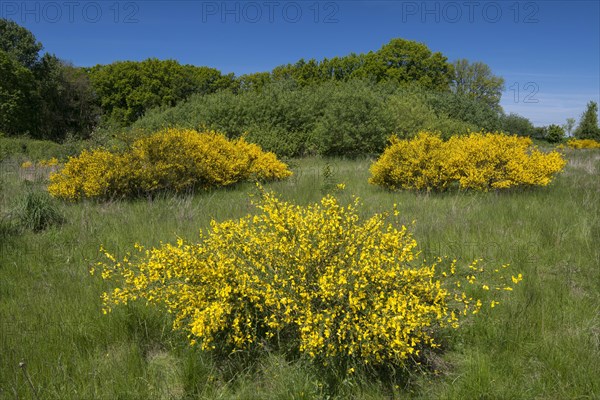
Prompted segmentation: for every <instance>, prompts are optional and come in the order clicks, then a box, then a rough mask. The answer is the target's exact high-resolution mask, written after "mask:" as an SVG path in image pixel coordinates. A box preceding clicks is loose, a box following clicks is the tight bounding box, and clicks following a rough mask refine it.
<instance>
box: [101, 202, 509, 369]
mask: <svg viewBox="0 0 600 400" xmlns="http://www.w3.org/2000/svg"><path fill="white" fill-rule="evenodd" d="M358 207H359V202H358V200H355V202H354V203H352V204H350V205H347V206H343V205H340V204H339V202H338V201H337V200H336V198H335V197H333V196H331V195H328V196H326V197H324V198H323V199H322V200H321V202H320V203H317V204H313V205H309V206H306V207H301V206H296V205H293V204H289V203H287V202H284V201H281V200H279V199H278V198H277V197H276V196H274V195H273V194H264V195H263V197H262V200H261V201H260V202H259V204H258V209H259V213H258V214H257V215H254V216H252V215H248V216H246V217H244V218H241V219H239V220H237V221H233V220H229V221H224V222H221V223H218V222H214V221H213V222H212V223H211V227H210V230H209V231H208V232H207V233H205V234H201V240H200V242H199V243H196V244H193V243H185V242H184V241H183V240H178V241H177V244H176V245H171V244H165V245H162V246H161V247H159V248H153V249H150V250H145V249H143V248H142V247H141V246H139V245H136V249H137V252H138V254H137V255H136V256H131V255H130V254H128V255H127V256H126V257H125V258H124V259H123V260H121V261H117V260H116V259H115V257H114V256H112V255H110V254H108V253H106V252H105V255H106V257H107V259H108V261H107V262H100V263H98V266H97V268H98V269H99V270H100V271H101V273H102V277H103V278H104V279H107V280H110V281H112V282H114V283H116V285H117V287H116V288H114V289H113V290H112V291H110V292H108V293H105V294H104V295H103V301H104V306H105V312H109V311H110V310H111V307H112V306H114V305H116V304H123V303H127V302H129V301H132V300H137V299H142V300H145V301H146V302H148V303H151V304H159V305H163V306H164V307H166V308H167V310H168V311H169V312H170V313H171V314H172V315H173V316H174V325H173V326H174V329H181V330H184V331H186V332H187V333H188V334H189V338H190V340H191V341H192V343H196V342H197V343H198V344H199V345H200V346H201V348H203V349H205V350H217V351H235V350H256V349H262V348H266V349H269V348H271V349H273V348H279V349H286V350H288V351H291V352H293V353H298V352H299V353H302V354H306V355H307V356H308V357H310V358H313V359H314V360H315V361H317V362H319V363H320V364H324V365H327V364H329V363H331V364H334V365H346V366H350V365H365V364H368V365H387V366H390V365H395V366H398V365H404V364H405V363H406V362H407V361H408V360H409V359H413V360H416V359H421V357H422V355H423V354H422V352H423V350H424V349H427V348H434V347H438V344H437V342H436V334H437V333H439V330H440V329H442V328H458V327H459V321H460V319H461V318H466V316H467V315H472V314H476V313H477V312H478V311H479V310H480V309H481V307H482V306H483V304H484V302H483V301H482V298H474V297H473V296H472V295H470V294H469V293H468V292H467V291H468V290H471V289H476V290H475V292H477V291H479V292H480V294H481V293H483V294H484V295H485V294H488V295H489V294H490V293H492V294H494V293H502V292H504V291H505V290H506V291H510V290H512V283H510V277H509V276H508V275H507V276H506V277H507V278H508V279H504V280H508V281H509V283H510V285H507V284H506V283H502V284H501V285H500V286H498V285H496V286H492V284H491V282H488V283H487V284H486V283H484V282H483V281H482V280H481V279H482V277H483V276H485V275H483V274H484V269H483V268H481V267H480V266H479V265H477V262H474V263H473V264H471V265H468V266H465V267H464V269H463V271H462V273H460V272H457V266H456V261H454V262H452V263H450V265H449V267H447V268H446V270H442V269H441V267H440V265H441V264H439V263H440V262H441V259H438V261H437V264H436V263H425V261H421V260H419V259H418V252H417V251H416V247H417V243H416V241H415V239H414V238H413V237H412V235H411V233H410V232H409V231H408V229H407V228H406V227H405V226H400V227H397V226H398V225H397V224H393V223H392V221H389V218H392V215H390V214H377V215H375V216H373V217H371V218H368V219H361V218H360V217H359V213H358ZM396 215H398V212H397V211H396V210H394V212H393V216H396ZM506 267H507V266H503V268H498V269H497V270H496V271H495V272H493V273H491V272H490V273H491V274H496V273H498V274H499V275H500V274H503V273H505V272H506V269H505V268H506ZM93 272H94V271H92V273H93ZM494 277H496V278H498V279H496V280H498V281H503V279H502V278H499V277H498V276H496V275H494ZM512 279H513V283H518V281H519V280H520V279H521V276H520V275H519V276H517V277H513V278H512ZM461 282H463V284H462V285H461ZM490 286H491V287H492V288H493V289H495V290H492V291H491V292H490V291H489V289H490ZM469 287H470V288H469ZM496 300H497V299H493V300H491V303H489V301H490V299H487V300H485V302H486V304H490V305H491V307H494V306H495V305H496V304H498V302H497V301H496Z"/></svg>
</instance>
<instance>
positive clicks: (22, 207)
mask: <svg viewBox="0 0 600 400" xmlns="http://www.w3.org/2000/svg"><path fill="white" fill-rule="evenodd" d="M16 216H17V220H18V225H19V226H20V227H21V228H23V229H28V230H31V231H33V232H40V231H43V230H45V229H47V228H50V227H51V226H55V225H60V224H62V223H64V222H65V218H64V216H63V214H62V213H61V212H60V210H59V208H58V205H57V203H56V201H55V200H54V199H53V198H52V197H50V195H49V194H48V192H45V191H44V192H42V191H34V190H30V191H28V192H27V194H26V195H25V197H24V198H23V199H22V200H21V202H20V204H19V206H18V208H17V212H16Z"/></svg>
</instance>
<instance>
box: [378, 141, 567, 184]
mask: <svg viewBox="0 0 600 400" xmlns="http://www.w3.org/2000/svg"><path fill="white" fill-rule="evenodd" d="M565 164H566V161H565V160H564V159H563V157H562V155H561V154H559V153H557V152H551V153H547V154H545V153H542V152H540V151H539V150H538V149H536V148H535V147H533V146H532V142H531V139H529V138H524V137H518V136H506V135H502V134H492V133H487V134H483V133H472V134H470V135H469V136H456V137H452V138H450V140H448V141H447V142H444V141H443V140H442V139H441V138H440V137H439V135H433V134H429V133H421V134H419V135H418V136H417V137H416V138H414V139H412V140H399V139H397V138H392V141H391V144H390V146H389V147H388V148H387V149H386V150H385V151H384V153H383V154H382V155H381V157H380V158H379V159H378V160H377V161H376V162H375V163H374V164H373V165H372V166H371V174H372V176H371V178H370V182H371V183H373V184H376V185H380V186H384V187H386V188H389V189H392V190H394V189H416V190H428V191H429V190H445V189H447V188H448V187H450V186H452V185H458V186H459V187H460V188H461V189H474V190H482V191H488V190H490V189H506V188H510V187H519V186H545V185H548V184H549V183H550V182H551V181H552V178H553V176H554V175H555V174H556V173H558V172H559V171H561V170H562V169H563V167H564V166H565Z"/></svg>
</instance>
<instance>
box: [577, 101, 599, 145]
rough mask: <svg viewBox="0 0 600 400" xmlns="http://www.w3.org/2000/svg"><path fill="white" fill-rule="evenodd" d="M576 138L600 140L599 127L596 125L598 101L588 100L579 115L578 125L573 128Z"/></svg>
mask: <svg viewBox="0 0 600 400" xmlns="http://www.w3.org/2000/svg"><path fill="white" fill-rule="evenodd" d="M575 137H577V138H578V139H594V140H600V128H599V127H598V103H596V102H595V101H590V102H589V103H588V105H587V109H586V110H585V111H584V113H583V114H582V115H581V120H580V121H579V126H578V127H577V129H576V130H575Z"/></svg>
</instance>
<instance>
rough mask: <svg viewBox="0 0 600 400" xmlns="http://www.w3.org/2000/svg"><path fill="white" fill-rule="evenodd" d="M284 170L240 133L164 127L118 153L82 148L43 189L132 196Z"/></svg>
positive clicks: (77, 195) (280, 174)
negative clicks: (233, 135) (234, 135)
mask: <svg viewBox="0 0 600 400" xmlns="http://www.w3.org/2000/svg"><path fill="white" fill-rule="evenodd" d="M289 175H291V172H290V171H289V170H288V168H287V166H286V165H285V164H284V163H282V162H281V161H279V160H278V159H277V157H276V156H275V154H273V153H266V152H263V151H262V149H261V148H260V147H258V146H257V145H255V144H252V143H248V142H246V141H245V140H244V139H243V138H240V139H236V140H228V139H227V138H226V137H225V136H223V135H221V134H219V133H215V132H204V133H199V132H197V131H193V130H180V129H168V130H165V131H161V132H157V133H155V134H153V135H150V136H146V137H143V138H141V139H138V140H137V141H135V142H134V143H133V144H132V145H131V147H130V148H129V149H128V150H127V151H125V152H122V153H114V152H111V151H108V150H106V149H95V150H91V151H88V150H84V151H83V152H82V153H81V154H80V155H79V156H77V157H71V158H70V159H69V161H68V162H67V163H66V164H65V166H64V167H63V169H62V170H60V171H59V172H57V173H55V174H52V175H51V177H50V182H51V183H50V185H49V187H48V191H49V192H50V194H52V195H53V196H56V197H60V198H64V199H68V200H79V199H81V198H112V197H132V196H138V195H146V194H151V193H155V192H160V191H165V190H172V191H175V192H180V191H185V190H189V189H191V188H209V187H217V186H227V185H231V184H233V183H236V182H239V181H243V180H249V179H256V180H261V181H266V180H275V179H283V178H286V177H288V176H289Z"/></svg>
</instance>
